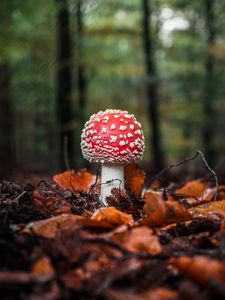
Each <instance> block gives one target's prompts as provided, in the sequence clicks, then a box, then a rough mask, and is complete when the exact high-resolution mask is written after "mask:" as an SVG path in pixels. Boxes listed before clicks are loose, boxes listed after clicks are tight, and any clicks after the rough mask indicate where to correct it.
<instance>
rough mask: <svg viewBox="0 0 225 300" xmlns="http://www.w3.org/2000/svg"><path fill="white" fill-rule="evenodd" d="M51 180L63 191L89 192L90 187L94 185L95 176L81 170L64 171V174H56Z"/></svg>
mask: <svg viewBox="0 0 225 300" xmlns="http://www.w3.org/2000/svg"><path fill="white" fill-rule="evenodd" d="M53 180H54V181H55V182H56V183H57V184H58V185H59V186H60V187H61V188H63V189H67V190H70V191H72V192H73V191H75V190H83V191H88V190H90V188H91V186H92V185H93V184H94V183H95V180H96V176H95V175H93V174H91V173H89V172H87V171H86V170H81V171H78V172H74V171H66V172H64V173H60V174H57V175H55V176H54V177H53Z"/></svg>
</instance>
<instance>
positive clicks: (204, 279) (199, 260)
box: [171, 256, 225, 285]
mask: <svg viewBox="0 0 225 300" xmlns="http://www.w3.org/2000/svg"><path fill="white" fill-rule="evenodd" d="M171 265H172V266H174V267H176V268H177V269H178V270H179V271H180V272H181V273H183V274H185V275H187V276H188V277H190V278H192V279H194V280H196V281H198V282H200V283H202V284H208V282H209V281H210V280H212V281H218V282H219V283H220V284H223V285H225V265H224V263H221V262H219V261H217V260H215V259H211V258H208V257H205V256H196V257H187V256H183V257H179V258H173V259H172V260H171Z"/></svg>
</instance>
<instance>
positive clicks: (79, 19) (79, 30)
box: [77, 0, 87, 123]
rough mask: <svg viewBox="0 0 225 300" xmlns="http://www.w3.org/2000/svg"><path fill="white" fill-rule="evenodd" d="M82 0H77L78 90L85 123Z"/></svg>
mask: <svg viewBox="0 0 225 300" xmlns="http://www.w3.org/2000/svg"><path fill="white" fill-rule="evenodd" d="M82 2H83V1H82V0H78V1H77V39H78V44H77V50H78V57H79V61H78V68H77V74H78V92H79V96H78V97H79V100H78V102H79V109H80V118H81V122H82V123H83V121H84V119H85V108H86V103H87V97H86V76H85V69H84V61H83V39H84V32H83V13H82Z"/></svg>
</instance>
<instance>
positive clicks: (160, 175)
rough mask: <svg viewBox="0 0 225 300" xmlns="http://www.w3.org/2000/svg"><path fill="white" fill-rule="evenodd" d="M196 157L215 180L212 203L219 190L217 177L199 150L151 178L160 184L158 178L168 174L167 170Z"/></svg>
mask: <svg viewBox="0 0 225 300" xmlns="http://www.w3.org/2000/svg"><path fill="white" fill-rule="evenodd" d="M198 156H200V157H201V159H202V161H203V163H204V165H205V166H206V168H207V170H208V171H209V172H210V173H211V176H213V177H214V180H215V186H216V192H215V195H214V201H215V200H216V198H217V194H218V189H219V183H218V177H217V175H216V172H215V171H214V170H213V169H212V168H211V167H210V166H209V164H208V162H207V160H206V159H205V156H204V154H203V153H202V151H200V150H197V151H196V153H195V155H193V156H192V157H189V158H185V159H183V160H181V161H179V162H178V163H174V164H171V165H169V166H167V167H166V168H164V169H163V170H162V171H160V172H159V173H158V174H156V175H155V176H154V177H153V179H158V180H159V181H160V182H162V181H161V178H160V177H162V175H163V174H165V173H166V172H168V171H169V170H171V169H173V168H176V167H179V166H181V165H183V164H184V163H186V162H190V161H192V160H194V159H196V158H197V157H198ZM152 181H153V180H151V181H150V182H149V183H148V185H147V187H146V190H147V189H148V188H149V186H150V184H151V183H152ZM202 193H204V189H203V191H202ZM202 197H203V195H202Z"/></svg>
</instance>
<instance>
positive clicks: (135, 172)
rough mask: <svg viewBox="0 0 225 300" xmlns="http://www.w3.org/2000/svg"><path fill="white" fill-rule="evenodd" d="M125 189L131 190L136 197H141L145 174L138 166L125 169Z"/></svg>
mask: <svg viewBox="0 0 225 300" xmlns="http://www.w3.org/2000/svg"><path fill="white" fill-rule="evenodd" d="M124 177H125V178H124V180H125V187H126V188H129V189H131V190H132V191H133V192H134V194H135V196H136V197H141V193H142V189H143V186H144V181H145V173H144V171H143V170H142V169H141V168H140V167H139V166H138V165H137V164H128V165H125V167H124Z"/></svg>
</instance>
